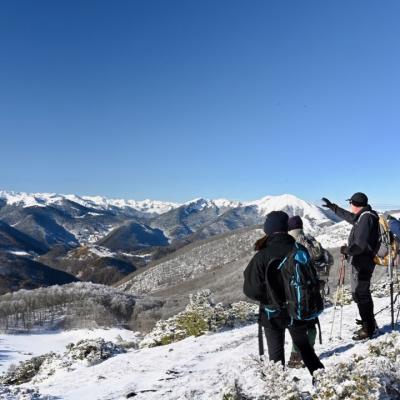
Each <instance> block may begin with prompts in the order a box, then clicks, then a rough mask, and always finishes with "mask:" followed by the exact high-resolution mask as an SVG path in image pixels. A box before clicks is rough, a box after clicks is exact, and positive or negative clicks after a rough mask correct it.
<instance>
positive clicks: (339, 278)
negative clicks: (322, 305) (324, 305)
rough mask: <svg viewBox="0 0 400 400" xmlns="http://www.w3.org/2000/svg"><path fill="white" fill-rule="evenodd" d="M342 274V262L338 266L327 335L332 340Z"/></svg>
mask: <svg viewBox="0 0 400 400" xmlns="http://www.w3.org/2000/svg"><path fill="white" fill-rule="evenodd" d="M342 274H343V264H342V265H340V268H339V277H338V283H337V287H336V293H335V303H334V305H333V317H332V322H331V333H330V335H329V340H332V336H333V326H334V324H335V317H336V306H337V302H338V298H339V292H340V289H341V282H342Z"/></svg>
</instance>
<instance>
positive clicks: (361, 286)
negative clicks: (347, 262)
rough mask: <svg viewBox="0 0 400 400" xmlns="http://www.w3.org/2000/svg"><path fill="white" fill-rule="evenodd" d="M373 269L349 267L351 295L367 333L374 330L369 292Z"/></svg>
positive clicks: (372, 307) (372, 306)
mask: <svg viewBox="0 0 400 400" xmlns="http://www.w3.org/2000/svg"><path fill="white" fill-rule="evenodd" d="M374 268H375V266H371V267H363V268H357V267H355V266H354V265H352V266H351V293H352V296H353V300H354V301H355V302H356V303H357V306H358V311H359V313H360V317H361V320H362V322H363V325H365V327H366V328H367V330H368V331H369V332H373V331H374V329H375V317H374V302H373V301H372V296H371V290H370V284H371V277H372V274H373V272H374Z"/></svg>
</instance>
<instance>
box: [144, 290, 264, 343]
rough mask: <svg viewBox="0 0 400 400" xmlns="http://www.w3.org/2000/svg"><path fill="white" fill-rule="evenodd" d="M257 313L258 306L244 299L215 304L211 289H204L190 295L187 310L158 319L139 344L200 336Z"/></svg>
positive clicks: (255, 315) (251, 320)
mask: <svg viewBox="0 0 400 400" xmlns="http://www.w3.org/2000/svg"><path fill="white" fill-rule="evenodd" d="M257 315H258V306H257V305H255V304H251V303H247V302H244V301H240V302H237V303H233V304H231V305H230V306H224V305H223V304H221V303H218V304H214V303H213V301H212V299H211V292H210V290H208V289H205V290H202V291H200V292H198V293H196V294H192V295H190V300H189V304H188V305H187V307H186V308H185V310H184V311H182V312H180V313H179V314H177V315H175V316H173V317H171V318H169V319H167V320H161V321H158V322H157V324H156V326H155V327H154V329H153V330H152V331H151V332H150V333H149V334H148V335H146V336H145V338H144V339H143V341H142V342H141V343H140V347H154V346H161V345H165V344H169V343H173V342H177V341H179V340H182V339H185V338H187V337H189V336H201V335H204V334H205V333H207V332H216V331H218V330H221V329H224V328H232V327H234V326H240V325H243V324H246V323H249V322H255V321H256V320H257Z"/></svg>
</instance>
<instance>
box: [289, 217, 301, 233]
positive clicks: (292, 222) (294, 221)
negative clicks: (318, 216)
mask: <svg viewBox="0 0 400 400" xmlns="http://www.w3.org/2000/svg"><path fill="white" fill-rule="evenodd" d="M293 229H303V221H302V219H301V217H300V216H298V215H295V216H294V217H290V218H289V222H288V231H292V230H293Z"/></svg>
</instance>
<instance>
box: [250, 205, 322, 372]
mask: <svg viewBox="0 0 400 400" xmlns="http://www.w3.org/2000/svg"><path fill="white" fill-rule="evenodd" d="M288 220H289V217H288V215H287V214H286V213H285V212H283V211H272V212H270V213H269V214H268V215H267V217H266V220H265V223H264V232H265V234H266V236H265V237H263V238H262V239H260V240H258V241H257V243H256V245H255V249H256V250H257V253H256V254H255V256H254V257H253V258H252V260H251V261H250V263H249V265H248V266H247V268H246V270H245V271H244V285H243V291H244V294H245V295H246V296H247V297H249V298H251V299H252V300H256V301H259V302H260V313H261V315H260V317H261V324H262V326H263V327H264V329H265V336H266V338H267V346H268V354H269V359H270V360H271V361H275V362H281V363H282V364H285V351H284V343H285V330H286V329H288V330H289V333H290V335H291V337H292V340H293V343H294V344H295V345H296V346H297V347H298V349H299V351H300V354H301V357H302V359H303V361H304V364H305V365H306V367H307V368H308V370H309V371H310V373H311V375H312V374H313V372H314V371H315V370H317V369H319V368H324V366H323V365H322V363H321V361H320V360H319V358H318V356H317V355H316V354H315V351H314V349H313V347H312V346H311V344H310V343H309V340H308V336H307V329H308V322H307V321H306V320H305V319H303V318H308V317H310V316H311V317H312V316H313V315H314V314H318V313H319V312H321V311H322V308H323V306H322V298H321V296H320V293H319V285H318V280H317V276H316V273H315V271H314V270H313V269H312V268H313V266H312V264H310V263H309V261H310V255H309V254H308V252H307V250H306V249H305V247H304V246H302V245H300V244H298V243H297V244H296V241H295V239H294V238H293V237H292V236H290V235H288ZM296 257H297V258H296ZM295 259H298V260H299V261H298V262H297V261H295ZM293 268H296V269H297V271H298V272H297V278H298V282H297V281H296V278H295V277H294V274H293ZM309 269H310V270H309ZM303 278H304V279H303ZM308 284H310V285H309V286H310V287H309V288H307V285H308ZM294 287H296V290H295V291H294V290H293V288H294ZM297 294H298V295H299V297H300V296H301V299H297V298H293V296H296V295H297ZM315 299H317V300H316V301H315ZM305 305H307V308H305ZM260 339H261V341H262V336H261V338H260Z"/></svg>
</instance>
